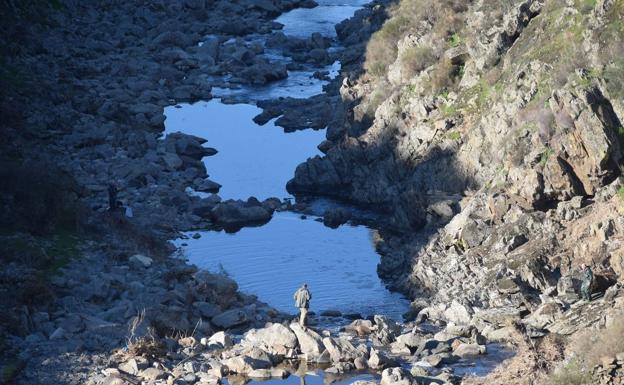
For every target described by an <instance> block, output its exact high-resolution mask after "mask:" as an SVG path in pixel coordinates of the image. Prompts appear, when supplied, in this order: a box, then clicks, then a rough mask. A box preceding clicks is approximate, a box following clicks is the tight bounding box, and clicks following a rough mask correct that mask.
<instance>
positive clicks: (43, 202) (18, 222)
mask: <svg viewBox="0 0 624 385" xmlns="http://www.w3.org/2000/svg"><path fill="white" fill-rule="evenodd" d="M76 190H77V187H76V184H75V182H74V180H73V178H71V177H70V176H69V175H67V174H65V173H63V172H62V171H60V170H59V169H57V168H55V167H54V166H53V165H51V164H50V162H45V161H29V162H23V163H21V162H17V161H4V162H0V206H2V212H1V213H0V229H2V230H4V231H26V232H29V233H32V234H38V235H43V234H47V233H50V232H53V231H54V229H55V228H56V227H65V228H75V227H76V224H77V223H76V222H77V220H78V216H79V214H80V212H81V210H79V206H78V204H77V195H76Z"/></svg>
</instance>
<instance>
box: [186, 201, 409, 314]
mask: <svg viewBox="0 0 624 385" xmlns="http://www.w3.org/2000/svg"><path fill="white" fill-rule="evenodd" d="M191 234H192V233H191ZM191 234H189V235H191ZM201 234H202V237H201V238H200V239H197V240H195V239H189V240H178V241H176V242H177V244H178V245H181V244H183V243H187V244H188V246H186V247H184V251H185V253H186V255H187V257H188V258H189V259H190V260H191V261H192V262H193V263H195V264H197V265H198V266H199V267H202V268H206V269H208V270H213V271H218V270H220V269H224V270H225V271H226V272H228V273H229V274H230V275H231V276H232V278H234V279H235V280H236V281H237V282H238V284H239V285H240V287H241V289H242V290H243V291H245V292H248V293H254V294H256V295H258V297H259V298H260V299H261V300H262V301H265V302H267V303H269V304H271V305H272V306H274V307H276V308H277V309H279V310H282V311H285V312H290V313H293V312H295V311H296V309H295V308H294V307H293V299H292V295H293V293H294V292H295V290H297V288H298V287H299V286H300V285H301V284H302V283H303V282H306V283H307V284H308V285H309V287H310V291H311V292H312V296H313V298H312V303H311V307H312V310H313V311H317V312H318V311H322V310H328V309H337V310H340V311H342V312H343V313H361V314H363V315H371V314H385V315H388V316H390V317H392V318H395V319H397V320H400V319H401V315H402V314H403V313H404V312H405V310H406V309H407V306H408V305H409V303H408V301H407V300H405V299H403V298H402V297H401V296H400V295H399V294H396V293H391V292H390V291H388V290H387V289H386V288H385V287H384V285H383V284H382V283H381V281H380V279H379V277H378V276H377V271H376V267H377V264H378V263H379V256H378V255H377V254H376V253H375V251H374V248H373V244H372V240H371V231H370V230H369V229H367V228H365V227H362V226H357V227H354V226H348V225H347V226H341V227H340V228H338V229H336V230H332V229H330V228H328V227H325V226H324V225H323V224H322V223H320V222H317V221H315V220H313V219H306V220H302V219H300V217H299V215H297V214H295V213H290V212H281V213H276V214H275V216H274V218H273V219H272V220H271V222H269V223H268V224H266V225H264V226H262V227H252V228H244V229H242V230H241V231H239V232H238V233H235V234H227V233H225V232H203V233H201Z"/></svg>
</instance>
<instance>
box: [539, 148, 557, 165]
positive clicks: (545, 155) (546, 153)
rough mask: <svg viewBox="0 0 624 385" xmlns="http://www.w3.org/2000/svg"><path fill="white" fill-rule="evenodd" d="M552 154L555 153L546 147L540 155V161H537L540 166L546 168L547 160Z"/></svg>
mask: <svg viewBox="0 0 624 385" xmlns="http://www.w3.org/2000/svg"><path fill="white" fill-rule="evenodd" d="M554 154H555V151H554V150H553V149H552V148H550V147H547V148H546V149H545V150H544V152H542V155H540V161H539V164H540V166H542V167H544V166H546V162H548V159H549V158H550V157H551V156H553V155H554Z"/></svg>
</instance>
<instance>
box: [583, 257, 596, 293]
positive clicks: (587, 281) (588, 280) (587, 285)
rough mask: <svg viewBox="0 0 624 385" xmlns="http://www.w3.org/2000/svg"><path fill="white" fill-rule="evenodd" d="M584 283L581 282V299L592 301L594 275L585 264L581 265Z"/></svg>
mask: <svg viewBox="0 0 624 385" xmlns="http://www.w3.org/2000/svg"><path fill="white" fill-rule="evenodd" d="M581 272H582V281H581V298H582V299H584V300H587V301H591V286H592V283H593V281H594V273H593V272H592V270H591V268H590V267H589V266H587V265H585V264H584V263H583V264H581Z"/></svg>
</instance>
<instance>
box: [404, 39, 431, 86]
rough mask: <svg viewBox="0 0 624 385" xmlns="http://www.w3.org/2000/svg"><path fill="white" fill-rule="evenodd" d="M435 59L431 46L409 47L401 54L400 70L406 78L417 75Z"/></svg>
mask: <svg viewBox="0 0 624 385" xmlns="http://www.w3.org/2000/svg"><path fill="white" fill-rule="evenodd" d="M436 60H437V58H436V56H435V54H434V52H433V49H432V48H431V47H420V46H417V47H410V48H408V49H407V50H405V52H403V53H402V55H401V68H402V70H403V71H402V72H403V73H404V74H405V76H406V77H407V78H411V77H413V76H414V75H417V74H418V73H419V72H420V71H422V70H424V69H425V68H427V67H429V66H430V65H432V64H433V63H435V61H436Z"/></svg>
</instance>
